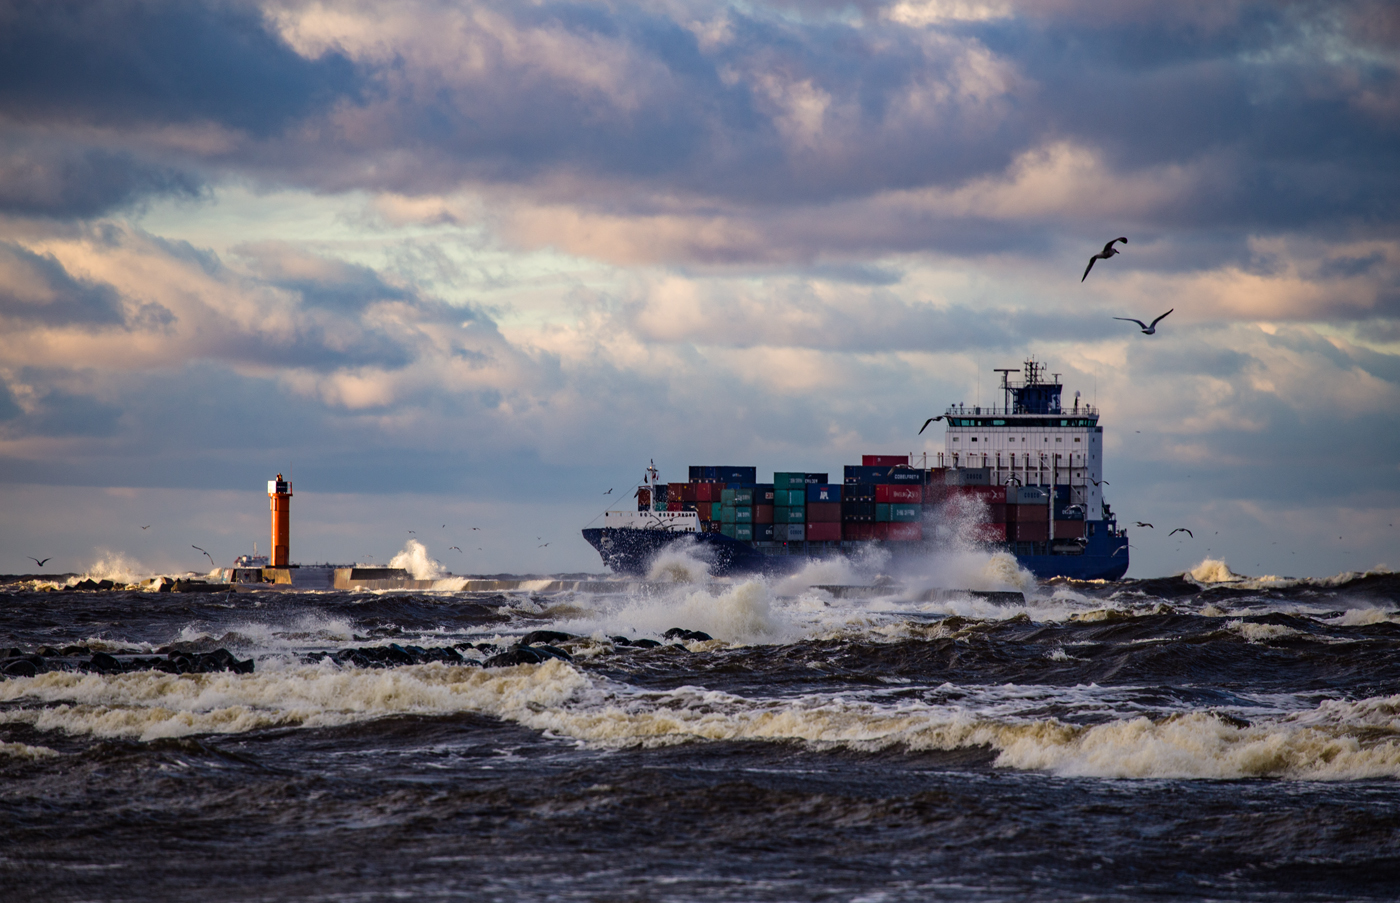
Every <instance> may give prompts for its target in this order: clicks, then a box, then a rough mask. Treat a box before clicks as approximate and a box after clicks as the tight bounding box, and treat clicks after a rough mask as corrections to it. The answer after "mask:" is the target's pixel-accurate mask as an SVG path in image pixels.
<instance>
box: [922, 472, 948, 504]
mask: <svg viewBox="0 0 1400 903" xmlns="http://www.w3.org/2000/svg"><path fill="white" fill-rule="evenodd" d="M948 488H949V487H947V486H945V485H943V478H942V477H939V478H938V479H937V480H936V481H934V482H932V483H929V484H928V485H927V486H925V487H923V490H924V504H925V505H937V504H940V503H941V502H942V501H943V500H944V499H945V498H946V497H947V495H948Z"/></svg>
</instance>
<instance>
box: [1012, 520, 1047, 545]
mask: <svg viewBox="0 0 1400 903" xmlns="http://www.w3.org/2000/svg"><path fill="white" fill-rule="evenodd" d="M1014 526H1015V528H1016V539H1017V540H1018V541H1019V542H1045V540H1047V539H1049V538H1050V525H1049V524H1048V523H1046V522H1045V521H1043V520H1041V521H1018V522H1017V523H1016V524H1015V525H1014ZM1008 532H1009V531H1008Z"/></svg>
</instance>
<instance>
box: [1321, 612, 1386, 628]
mask: <svg viewBox="0 0 1400 903" xmlns="http://www.w3.org/2000/svg"><path fill="white" fill-rule="evenodd" d="M1395 619H1396V612H1394V611H1389V610H1386V609H1383V608H1353V609H1350V610H1348V611H1344V612H1342V614H1341V616H1340V617H1336V618H1330V619H1327V623H1329V624H1336V625H1338V626H1340V627H1365V626H1367V625H1369V624H1387V623H1394V622H1395Z"/></svg>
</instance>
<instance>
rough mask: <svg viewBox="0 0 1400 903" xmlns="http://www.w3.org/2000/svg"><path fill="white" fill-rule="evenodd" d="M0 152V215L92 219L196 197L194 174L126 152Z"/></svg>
mask: <svg viewBox="0 0 1400 903" xmlns="http://www.w3.org/2000/svg"><path fill="white" fill-rule="evenodd" d="M6 144H7V145H8V146H7V147H6V148H5V149H4V150H3V151H0V213H9V214H14V215H21V216H33V215H38V216H53V217H60V218H72V217H90V216H96V215H98V214H102V213H106V212H108V211H110V210H113V209H115V208H119V207H124V206H127V205H129V204H132V203H134V202H138V201H142V200H146V199H148V198H152V197H159V196H163V195H164V196H176V197H184V198H195V197H198V196H199V194H200V191H201V189H202V187H203V185H202V182H201V180H200V179H199V178H198V177H197V176H194V175H193V174H191V173H189V172H187V171H185V170H182V169H176V168H173V167H169V166H162V165H159V164H155V163H151V162H148V161H144V160H141V159H138V158H137V157H135V156H133V155H132V154H131V153H128V152H113V151H108V150H104V149H101V148H84V147H80V146H79V147H75V146H71V145H68V144H65V143H63V142H52V141H50V142H45V141H36V142H23V141H10V142H6Z"/></svg>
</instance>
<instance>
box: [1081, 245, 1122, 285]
mask: <svg viewBox="0 0 1400 903" xmlns="http://www.w3.org/2000/svg"><path fill="white" fill-rule="evenodd" d="M1120 241H1121V242H1122V243H1123V244H1125V245H1126V244H1127V243H1128V239H1127V238H1124V237H1123V236H1119V237H1118V238H1115V239H1114V240H1113V241H1111V242H1109V243H1108V244H1106V245H1104V246H1103V250H1102V251H1100V252H1099V253H1097V254H1095V255H1094V256H1093V257H1090V258H1089V265H1088V266H1086V267H1085V268H1084V275H1083V276H1080V277H1079V281H1080V282H1083V281H1084V280H1085V279H1088V278H1089V271H1090V270H1092V269H1093V268H1094V261H1096V260H1107V259H1108V258H1110V257H1112V256H1113V255H1114V254H1121V253H1122V252H1121V251H1119V250H1118V249H1117V248H1115V247H1114V246H1113V245H1114V243H1115V242H1120Z"/></svg>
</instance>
